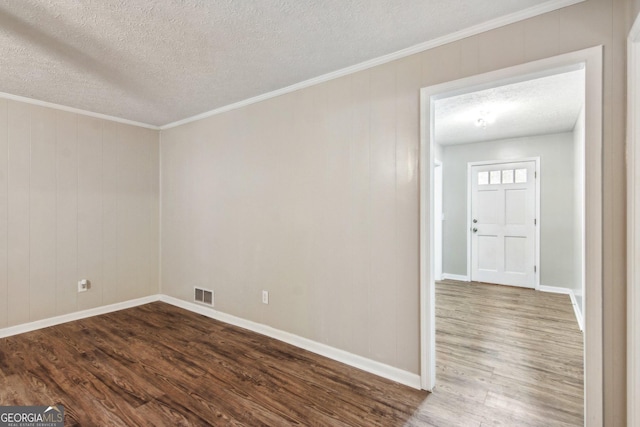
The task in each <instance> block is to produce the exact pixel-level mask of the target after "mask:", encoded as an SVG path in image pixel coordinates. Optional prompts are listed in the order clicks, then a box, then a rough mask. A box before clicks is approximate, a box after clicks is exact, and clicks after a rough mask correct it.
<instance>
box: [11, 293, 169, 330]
mask: <svg viewBox="0 0 640 427" xmlns="http://www.w3.org/2000/svg"><path fill="white" fill-rule="evenodd" d="M159 300H160V295H150V296H148V297H142V298H138V299H132V300H129V301H123V302H118V303H115V304H110V305H105V306H102V307H96V308H91V309H88V310H82V311H76V312H75V313H69V314H63V315H61V316H56V317H50V318H48V319H42V320H36V321H35V322H29V323H23V324H21V325H16V326H9V327H8V328H2V329H0V338H6V337H10V336H12V335H18V334H24V333H25V332H31V331H36V330H38V329H43V328H48V327H49V326H55V325H60V324H62V323H67V322H73V321H74V320H80V319H86V318H87V317H93V316H98V315H100V314H106V313H111V312H114V311H120V310H124V309H125V308H131V307H137V306H139V305H143V304H148V303H150V302H154V301H159Z"/></svg>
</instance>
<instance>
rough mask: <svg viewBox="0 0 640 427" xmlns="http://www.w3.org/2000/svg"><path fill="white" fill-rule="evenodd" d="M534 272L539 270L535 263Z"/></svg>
mask: <svg viewBox="0 0 640 427" xmlns="http://www.w3.org/2000/svg"><path fill="white" fill-rule="evenodd" d="M533 272H534V273H537V272H538V266H537V265H534V266H533Z"/></svg>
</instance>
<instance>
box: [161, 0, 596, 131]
mask: <svg viewBox="0 0 640 427" xmlns="http://www.w3.org/2000/svg"><path fill="white" fill-rule="evenodd" d="M584 1H585V0H550V1H546V2H544V3H541V4H538V5H535V6H532V7H530V8H527V9H524V10H521V11H519V12H515V13H511V14H509V15H505V16H502V17H499V18H496V19H492V20H490V21H486V22H483V23H481V24H478V25H474V26H472V27H469V28H465V29H463V30H460V31H456V32H455V33H451V34H447V35H445V36H442V37H438V38H436V39H433V40H429V41H426V42H424V43H419V44H416V45H414V46H410V47H408V48H405V49H401V50H398V51H396V52H393V53H390V54H388V55H384V56H380V57H378V58H374V59H370V60H368V61H365V62H361V63H359V64H356V65H352V66H349V67H346V68H342V69H340V70H337V71H333V72H330V73H327V74H323V75H321V76H318V77H314V78H312V79H308V80H305V81H302V82H300V83H296V84H293V85H291V86H287V87H284V88H282V89H277V90H274V91H272V92H267V93H265V94H262V95H258V96H254V97H252V98H248V99H245V100H242V101H239V102H235V103H233V104H229V105H225V106H223V107H220V108H216V109H214V110H211V111H207V112H204V113H201V114H197V115H195V116H191V117H187V118H185V119H182V120H178V121H175V122H172V123H168V124H166V125H162V126H160V130H166V129H171V128H174V127H177V126H180V125H184V124H187V123H191V122H195V121H198V120H202V119H205V118H207V117H211V116H215V115H217V114H222V113H226V112H227V111H231V110H237V109H238V108H242V107H246V106H247V105H251V104H255V103H257V102H261V101H265V100H267V99H271V98H275V97H276V96H280V95H284V94H287V93H290V92H294V91H296V90H300V89H304V88H307V87H310V86H314V85H317V84H320V83H324V82H327V81H329V80H333V79H337V78H339V77H343V76H346V75H349V74H353V73H357V72H359V71H363V70H366V69H369V68H372V67H376V66H378V65H382V64H386V63H388V62H391V61H395V60H397V59H401V58H405V57H407V56H411V55H414V54H416V53H420V52H424V51H426V50H429V49H433V48H435V47H438V46H442V45H445V44H447V43H452V42H455V41H458V40H462V39H464V38H467V37H471V36H475V35H477V34H480V33H484V32H486V31H490V30H494V29H496V28H500V27H503V26H505V25H510V24H513V23H516V22H518V21H523V20H525V19H529V18H533V17H535V16H538V15H542V14H544V13H547V12H552V11H554V10H558V9H562V8H564V7H567V6H572V5H574V4H578V3H582V2H584Z"/></svg>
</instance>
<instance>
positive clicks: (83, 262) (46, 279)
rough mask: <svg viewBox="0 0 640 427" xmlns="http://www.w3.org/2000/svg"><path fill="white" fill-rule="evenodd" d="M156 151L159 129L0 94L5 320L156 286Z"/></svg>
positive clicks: (1, 320)
mask: <svg viewBox="0 0 640 427" xmlns="http://www.w3.org/2000/svg"><path fill="white" fill-rule="evenodd" d="M158 154H159V150H158V132H156V131H150V130H147V129H142V128H137V127H132V126H127V125H122V124H117V123H113V122H108V121H104V120H100V119H95V118H90V117H86V116H81V115H77V114H72V113H67V112H62V111H58V110H52V109H48V108H43V107H37V106H34V105H30V104H24V103H21V102H16V101H8V100H5V99H0V328H3V327H7V326H13V325H18V324H22V323H26V322H29V321H34V320H39V319H44V318H48V317H53V316H56V315H61V314H67V313H71V312H74V311H78V310H83V309H89V308H94V307H98V306H101V305H107V304H111V303H115V302H120V301H125V300H129V299H133V298H137V297H141V296H145V295H151V294H155V293H157V292H158V274H157V273H158V256H157V253H158V249H157V248H158V195H159V188H158V174H159V172H158V164H159V159H158ZM81 278H86V279H89V280H90V281H91V289H90V290H89V291H87V292H84V293H80V294H79V293H77V282H78V280H79V279H81Z"/></svg>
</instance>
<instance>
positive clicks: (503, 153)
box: [443, 133, 577, 289]
mask: <svg viewBox="0 0 640 427" xmlns="http://www.w3.org/2000/svg"><path fill="white" fill-rule="evenodd" d="M443 148H444V149H443V152H444V174H445V175H444V212H445V218H446V220H445V221H444V224H445V225H444V238H443V240H444V244H443V248H444V251H443V252H444V273H446V274H456V275H463V276H466V275H468V274H469V273H468V271H467V270H468V261H467V230H468V225H467V211H468V207H467V184H468V177H467V165H468V163H469V162H478V161H485V160H512V159H522V158H526V157H540V169H541V171H540V187H541V188H540V193H541V194H540V195H541V201H540V222H539V224H540V227H541V228H540V265H539V266H538V267H539V272H540V284H541V285H544V286H557V287H564V288H571V289H573V288H574V284H575V283H576V280H577V278H576V272H575V260H574V259H575V258H576V254H575V248H574V228H575V227H574V211H575V209H574V155H573V150H574V148H573V134H572V133H561V134H553V135H541V136H534V137H525V138H516V139H506V140H499V141H488V142H481V143H476V144H462V145H450V146H445V147H443Z"/></svg>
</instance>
